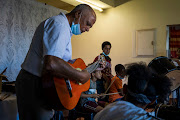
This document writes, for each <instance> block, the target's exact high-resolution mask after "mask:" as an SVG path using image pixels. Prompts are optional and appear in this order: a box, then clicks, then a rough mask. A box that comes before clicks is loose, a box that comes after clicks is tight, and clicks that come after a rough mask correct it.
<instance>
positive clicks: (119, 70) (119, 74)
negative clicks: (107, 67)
mask: <svg viewBox="0 0 180 120" xmlns="http://www.w3.org/2000/svg"><path fill="white" fill-rule="evenodd" d="M115 72H116V76H114V77H113V78H112V79H111V84H112V85H111V84H110V85H111V87H110V89H109V93H118V92H120V93H119V94H113V95H110V96H109V102H114V101H119V100H121V98H122V97H123V91H122V88H123V86H122V79H123V78H124V76H125V67H124V66H123V65H122V64H117V65H116V66H115Z"/></svg>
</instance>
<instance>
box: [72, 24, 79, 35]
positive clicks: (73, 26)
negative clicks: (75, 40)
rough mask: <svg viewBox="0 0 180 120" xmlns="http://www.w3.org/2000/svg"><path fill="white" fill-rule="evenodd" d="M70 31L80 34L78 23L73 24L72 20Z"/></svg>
mask: <svg viewBox="0 0 180 120" xmlns="http://www.w3.org/2000/svg"><path fill="white" fill-rule="evenodd" d="M71 31H72V33H73V34H74V35H80V34H81V29H80V24H79V23H78V24H74V22H72V25H71Z"/></svg>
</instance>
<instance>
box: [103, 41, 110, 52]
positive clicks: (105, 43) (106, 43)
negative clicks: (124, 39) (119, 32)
mask: <svg viewBox="0 0 180 120" xmlns="http://www.w3.org/2000/svg"><path fill="white" fill-rule="evenodd" d="M106 45H110V47H111V43H110V42H109V41H105V42H103V43H102V50H103V48H104V47H105V46H106Z"/></svg>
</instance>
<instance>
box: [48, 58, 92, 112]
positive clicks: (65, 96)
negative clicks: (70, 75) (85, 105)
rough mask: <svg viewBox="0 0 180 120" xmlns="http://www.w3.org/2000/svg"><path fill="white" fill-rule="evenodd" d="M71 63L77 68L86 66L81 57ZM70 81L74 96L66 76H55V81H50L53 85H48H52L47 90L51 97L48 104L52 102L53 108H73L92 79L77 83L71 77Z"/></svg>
mask: <svg viewBox="0 0 180 120" xmlns="http://www.w3.org/2000/svg"><path fill="white" fill-rule="evenodd" d="M69 64H70V65H71V66H72V67H74V68H75V69H81V70H83V69H85V68H86V65H85V63H84V61H83V60H82V59H80V58H78V59H76V60H75V62H74V63H69ZM69 81H70V84H71V88H72V89H71V93H72V97H70V94H69V91H68V88H67V85H66V81H65V79H64V78H57V77H53V83H50V84H51V85H48V86H51V87H47V88H48V89H47V88H46V92H48V96H49V97H50V98H49V100H48V101H49V102H48V104H51V107H52V108H53V109H55V110H61V109H64V108H65V109H68V110H71V109H73V108H74V107H75V106H76V105H77V103H78V101H79V98H80V96H81V93H82V92H84V91H87V90H88V89H89V87H90V80H88V81H87V82H86V83H84V84H82V85H79V84H77V83H76V81H75V80H71V79H69ZM52 92H53V93H52Z"/></svg>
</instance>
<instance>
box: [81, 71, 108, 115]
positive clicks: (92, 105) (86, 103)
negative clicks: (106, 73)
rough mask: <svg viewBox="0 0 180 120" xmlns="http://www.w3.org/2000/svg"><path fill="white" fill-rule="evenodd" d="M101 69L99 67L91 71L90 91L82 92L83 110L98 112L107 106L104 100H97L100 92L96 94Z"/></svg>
mask: <svg viewBox="0 0 180 120" xmlns="http://www.w3.org/2000/svg"><path fill="white" fill-rule="evenodd" d="M101 70H102V69H101V68H100V69H99V68H97V69H96V70H95V71H94V72H93V73H91V78H90V88H89V90H88V91H85V92H83V93H82V94H81V98H80V101H79V104H80V105H79V106H80V107H81V108H82V111H83V112H93V113H97V112H99V111H101V110H102V109H103V107H104V106H105V102H104V101H99V102H96V99H95V98H98V97H99V94H96V80H97V79H101V77H102V73H101Z"/></svg>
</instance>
